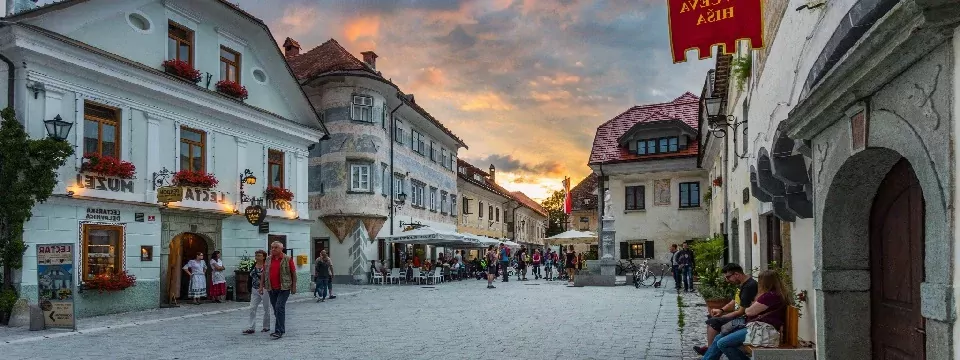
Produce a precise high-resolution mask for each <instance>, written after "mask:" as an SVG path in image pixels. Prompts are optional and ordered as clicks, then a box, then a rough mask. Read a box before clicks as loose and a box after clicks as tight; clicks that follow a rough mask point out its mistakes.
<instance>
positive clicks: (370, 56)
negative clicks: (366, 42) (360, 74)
mask: <svg viewBox="0 0 960 360" xmlns="http://www.w3.org/2000/svg"><path fill="white" fill-rule="evenodd" d="M360 55H363V62H365V63H367V65H370V68H371V69H374V70H376V69H377V58H378V57H379V56H377V53H375V52H373V51H364V52H362V53H360Z"/></svg>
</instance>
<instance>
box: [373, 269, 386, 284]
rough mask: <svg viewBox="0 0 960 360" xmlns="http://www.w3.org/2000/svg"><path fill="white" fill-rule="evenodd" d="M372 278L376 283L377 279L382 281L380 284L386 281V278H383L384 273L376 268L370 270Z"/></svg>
mask: <svg viewBox="0 0 960 360" xmlns="http://www.w3.org/2000/svg"><path fill="white" fill-rule="evenodd" d="M370 279H371V282H372V283H373V284H374V285H376V284H377V281H379V282H380V285H383V282H384V280H385V279H384V278H383V274H382V273H380V272H379V271H377V270H376V269H374V270H373V271H372V272H370Z"/></svg>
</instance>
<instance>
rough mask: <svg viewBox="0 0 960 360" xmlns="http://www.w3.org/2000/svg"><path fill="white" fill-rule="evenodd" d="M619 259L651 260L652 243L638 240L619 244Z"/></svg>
mask: <svg viewBox="0 0 960 360" xmlns="http://www.w3.org/2000/svg"><path fill="white" fill-rule="evenodd" d="M620 258H621V259H652V258H653V241H647V240H640V241H629V242H621V243H620Z"/></svg>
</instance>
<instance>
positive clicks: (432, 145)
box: [430, 141, 446, 167]
mask: <svg viewBox="0 0 960 360" xmlns="http://www.w3.org/2000/svg"><path fill="white" fill-rule="evenodd" d="M436 148H437V146H436V144H435V143H434V142H433V141H431V142H430V161H433V162H437V150H436ZM444 167H446V165H444Z"/></svg>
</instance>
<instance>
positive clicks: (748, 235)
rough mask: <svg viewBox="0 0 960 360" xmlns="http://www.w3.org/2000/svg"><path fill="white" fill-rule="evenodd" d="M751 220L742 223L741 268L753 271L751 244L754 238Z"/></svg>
mask: <svg viewBox="0 0 960 360" xmlns="http://www.w3.org/2000/svg"><path fill="white" fill-rule="evenodd" d="M751 222H752V221H751V220H750V219H747V220H744V221H743V237H744V239H743V240H744V241H743V252H744V255H743V268H744V269H753V242H754V239H756V236H755V235H753V224H751Z"/></svg>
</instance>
